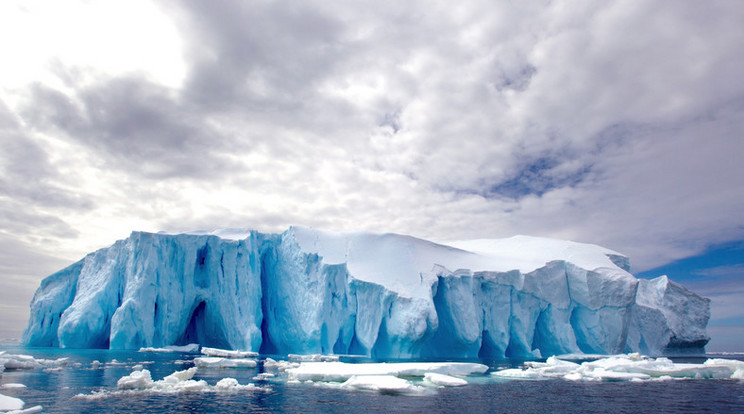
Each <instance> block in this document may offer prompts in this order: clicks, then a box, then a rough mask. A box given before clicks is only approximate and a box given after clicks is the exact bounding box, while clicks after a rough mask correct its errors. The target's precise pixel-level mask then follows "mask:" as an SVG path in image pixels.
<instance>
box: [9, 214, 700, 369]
mask: <svg viewBox="0 0 744 414" xmlns="http://www.w3.org/2000/svg"><path fill="white" fill-rule="evenodd" d="M709 315H710V313H709V300H708V299H705V298H701V297H700V296H698V295H696V294H694V293H692V292H690V291H688V290H686V289H685V288H684V287H682V286H680V285H678V284H675V283H673V282H671V281H670V280H669V279H668V278H666V277H660V278H657V279H654V280H637V279H636V278H635V277H633V276H632V275H631V274H630V273H628V259H627V258H626V257H624V256H622V255H620V254H618V253H616V252H613V251H611V250H607V249H604V248H601V247H599V246H594V245H587V244H579V243H573V242H567V241H560V240H551V239H542V238H533V237H524V236H516V237H512V238H509V239H500V240H473V241H462V242H453V243H448V245H441V244H435V243H431V242H427V241H425V240H420V239H416V238H412V237H408V236H401V235H395V234H373V233H329V232H323V231H318V230H313V229H307V228H302V227H292V228H290V229H289V230H287V231H285V232H284V233H282V234H278V235H277V234H260V233H257V232H253V231H245V232H241V231H224V230H223V231H218V232H215V233H213V234H180V235H169V234H150V233H140V232H135V233H132V235H131V236H130V237H129V238H128V239H126V240H122V241H118V242H116V243H115V244H114V245H112V246H111V247H109V248H105V249H101V250H99V251H97V252H94V253H91V254H89V255H88V256H86V257H85V258H84V259H83V260H81V261H80V262H77V263H75V264H73V265H72V266H70V267H68V268H66V269H63V270H61V271H59V272H57V273H55V274H53V275H52V276H49V277H48V278H46V279H45V280H44V281H42V283H41V286H40V287H39V289H38V290H37V292H36V294H35V296H34V298H33V300H32V302H31V317H30V320H29V324H28V327H27V328H26V330H25V332H24V335H23V342H24V343H25V344H27V345H32V346H59V347H68V348H109V347H110V348H115V349H136V348H140V347H162V346H166V345H181V344H186V343H191V342H198V343H200V344H202V345H204V346H214V347H220V348H234V349H243V350H253V351H261V352H264V353H277V354H288V353H298V354H309V353H324V354H330V353H335V354H358V355H367V356H371V357H375V358H445V357H446V358H475V357H484V358H497V359H498V358H535V357H540V356H543V357H547V356H550V355H556V354H565V353H580V352H584V353H605V354H613V353H620V352H642V353H644V354H650V355H658V354H663V353H673V352H679V351H693V352H694V351H702V349H703V347H704V345H705V344H706V343H707V341H708V337H707V336H706V333H705V327H706V325H707V322H708V318H709Z"/></svg>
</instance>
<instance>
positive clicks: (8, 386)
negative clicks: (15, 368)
mask: <svg viewBox="0 0 744 414" xmlns="http://www.w3.org/2000/svg"><path fill="white" fill-rule="evenodd" d="M17 388H26V386H25V385H23V384H17V383H12V382H11V383H8V384H3V385H0V389H4V390H8V389H17Z"/></svg>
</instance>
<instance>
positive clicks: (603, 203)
mask: <svg viewBox="0 0 744 414" xmlns="http://www.w3.org/2000/svg"><path fill="white" fill-rule="evenodd" d="M158 7H159V8H160V10H162V11H163V13H164V14H165V15H166V16H167V18H169V19H170V20H171V21H172V22H173V24H174V26H175V28H176V29H177V31H178V33H179V35H180V38H181V41H182V50H181V51H182V58H183V64H184V65H185V69H184V70H185V75H184V78H183V80H182V82H181V83H179V84H178V85H176V86H173V85H163V84H159V83H158V82H157V81H155V80H153V78H150V77H148V75H147V73H139V72H127V73H123V74H122V73H113V74H112V73H104V72H101V71H100V69H99V68H97V67H89V66H76V65H75V64H74V63H70V62H63V61H61V60H60V61H56V62H57V63H54V62H52V63H51V64H50V68H51V69H50V73H51V74H52V76H54V77H55V79H57V80H58V82H56V83H54V82H42V81H39V82H35V83H33V84H29V85H26V86H23V87H20V88H19V89H18V90H17V91H16V95H15V96H21V99H17V100H16V101H14V102H19V103H14V104H12V105H11V103H10V102H11V101H10V100H6V103H7V104H6V105H4V106H0V131H1V132H0V133H2V140H3V148H4V151H3V153H2V154H0V168H1V169H2V175H0V200H2V202H3V203H2V205H0V210H2V212H3V215H2V217H0V225H2V226H3V230H4V231H5V233H4V234H5V236H4V237H10V238H11V239H13V238H15V239H17V240H19V243H21V244H22V245H23V246H26V248H28V249H34V248H37V249H39V250H40V251H41V253H43V254H49V255H50V257H53V256H54V255H55V254H57V255H59V254H62V253H59V252H65V254H68V253H69V252H70V251H71V250H72V251H75V252H77V250H75V249H71V250H69V249H68V250H65V249H64V247H65V246H68V245H69V244H70V243H69V242H70V241H75V240H77V241H80V245H81V246H83V245H84V246H86V247H87V246H91V245H93V246H98V244H97V243H104V242H108V241H112V240H113V238H114V237H124V236H126V234H128V231H131V230H154V231H157V230H167V231H188V230H195V229H204V230H208V229H210V228H217V227H257V228H259V229H260V230H264V231H280V230H281V229H283V228H286V226H288V225H290V224H304V225H310V226H316V227H321V228H327V229H329V230H362V229H368V230H374V231H394V232H400V233H407V234H413V235H416V236H420V237H426V238H430V239H434V240H448V239H458V238H482V237H506V236H511V235H513V234H517V233H521V234H533V235H540V236H548V237H560V238H568V239H574V240H577V241H583V242H591V243H598V244H602V245H605V246H607V247H609V248H612V249H615V250H618V251H621V252H623V253H626V254H628V255H629V256H631V259H632V263H633V264H634V269H639V270H640V269H648V268H651V267H653V266H656V265H660V264H663V263H666V262H669V261H671V260H674V259H678V258H681V257H685V256H689V255H691V254H694V253H697V252H700V251H702V250H703V249H704V248H705V247H706V246H707V245H710V244H713V243H719V242H724V241H727V240H735V239H741V238H744V228H743V227H742V225H741V223H744V216H742V214H744V187H742V180H741V179H740V177H742V176H744V170H743V169H742V165H743V164H742V163H741V162H740V158H741V154H742V153H744V140H743V139H742V137H741V131H744V84H743V83H742V82H741V81H740V77H741V73H744V47H742V46H743V44H742V39H744V26H743V25H742V24H741V22H742V21H744V7H743V6H742V5H741V4H739V3H737V2H732V1H717V0H713V1H707V2H704V3H703V2H687V1H684V2H676V3H675V4H674V5H670V4H666V3H663V2H656V1H642V0H641V1H638V0H628V1H625V0H617V1H609V2H601V3H591V2H589V3H568V2H562V1H543V2H511V1H495V2H494V1H460V2H456V3H453V2H436V1H434V2H431V1H410V2H399V1H361V2H330V1H308V2H300V3H298V2H287V1H256V2H251V3H241V2H220V3H217V4H216V3H207V2H200V1H188V2H174V1H171V2H160V3H158ZM135 23H136V22H132V27H136V24H135ZM135 46H136V45H134V44H133V45H132V47H135ZM145 72H146V71H145ZM111 227H116V230H115V235H114V234H112V235H111V236H110V239H109V238H108V237H109V236H108V235H105V236H106V237H104V235H101V233H105V232H108V231H111V232H114V230H111V229H110V228H111ZM139 227H144V228H139ZM76 248H77V247H76ZM80 249H82V247H81V248H80ZM55 252H57V253H55ZM81 253H82V252H79V253H78V254H81ZM69 254H72V253H69ZM75 258H76V257H75ZM75 258H71V259H75ZM39 269H41V268H39ZM50 270H53V269H49V268H47V267H44V268H43V271H50ZM9 271H11V270H9ZM39 272H42V270H39ZM39 276H42V274H39Z"/></svg>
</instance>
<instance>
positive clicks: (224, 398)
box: [0, 346, 744, 413]
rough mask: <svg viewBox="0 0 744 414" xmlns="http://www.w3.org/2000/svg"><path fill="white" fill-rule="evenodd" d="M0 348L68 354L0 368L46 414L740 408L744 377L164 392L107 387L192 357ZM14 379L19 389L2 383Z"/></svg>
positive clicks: (242, 372)
mask: <svg viewBox="0 0 744 414" xmlns="http://www.w3.org/2000/svg"><path fill="white" fill-rule="evenodd" d="M0 350H5V351H6V352H8V353H17V354H26V355H32V356H33V357H35V358H45V359H56V358H69V361H68V363H67V365H65V366H62V367H58V368H54V367H52V368H51V369H50V368H37V369H31V370H9V371H5V372H3V373H2V374H0V393H1V394H4V395H7V396H12V397H17V398H20V399H22V400H24V401H25V403H26V405H25V408H30V407H34V406H38V405H40V406H42V407H43V412H45V413H108V412H127V413H187V412H188V413H200V412H205V413H206V412H208V413H217V412H219V413H251V412H256V413H299V412H301V413H350V412H353V413H357V412H360V413H367V412H370V413H372V412H374V413H377V412H390V413H420V412H421V413H424V412H425V413H480V412H484V413H485V412H491V413H744V381H741V380H730V379H727V380H714V379H685V380H671V381H643V382H582V381H579V382H576V381H567V380H563V379H548V380H497V379H493V378H491V377H490V376H484V377H481V378H474V379H470V378H469V380H471V384H469V385H467V386H465V387H458V388H440V389H437V390H436V391H435V392H432V393H429V394H426V395H416V396H411V395H386V394H379V393H376V392H366V391H350V390H347V389H340V388H329V387H319V386H316V385H313V384H305V383H299V384H292V383H287V382H286V381H285V380H277V379H272V378H268V379H259V380H256V379H255V377H256V375H257V374H258V373H260V372H261V370H262V366H261V365H259V366H258V367H257V368H254V369H234V368H232V369H231V368H224V369H208V370H199V372H198V373H197V375H196V376H195V377H194V379H195V380H198V379H204V380H206V381H207V382H208V383H209V384H210V385H214V384H215V383H216V382H217V381H218V380H220V379H222V378H224V377H232V378H235V379H237V380H238V382H239V383H240V384H248V383H254V384H256V385H259V386H261V387H262V389H260V390H241V391H236V392H179V393H166V394H164V393H156V392H115V391H116V388H117V385H116V383H117V380H118V379H119V378H121V377H123V376H126V375H128V374H130V373H131V372H132V367H133V366H135V365H137V364H141V365H143V366H144V367H145V368H146V369H148V370H149V371H151V373H152V378H153V380H158V379H162V378H163V377H165V376H166V375H169V374H171V373H173V372H174V371H180V370H184V369H186V368H189V367H190V366H192V365H191V363H190V362H189V361H190V360H192V359H193V358H194V357H195V356H196V355H193V354H181V353H166V354H158V353H140V352H131V351H110V350H60V349H42V348H19V347H8V346H5V347H2V348H0ZM0 357H1V356H0ZM729 358H734V357H729ZM738 359H740V360H741V359H742V358H741V357H738ZM704 360H705V359H704V358H687V359H675V362H696V363H699V362H702V361H704ZM93 361H98V362H100V365H98V364H95V363H93ZM478 362H481V363H485V364H487V365H489V367H491V369H502V368H505V367H515V366H519V363H517V362H514V363H504V362H503V361H501V362H494V361H478ZM13 383H20V384H24V385H25V386H26V387H25V388H7V387H6V388H3V387H2V386H3V385H5V384H13Z"/></svg>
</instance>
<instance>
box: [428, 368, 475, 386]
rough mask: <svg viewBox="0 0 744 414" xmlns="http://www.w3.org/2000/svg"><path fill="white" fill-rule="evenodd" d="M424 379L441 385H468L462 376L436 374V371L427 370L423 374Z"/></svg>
mask: <svg viewBox="0 0 744 414" xmlns="http://www.w3.org/2000/svg"><path fill="white" fill-rule="evenodd" d="M424 381H428V382H430V383H432V384H435V385H441V386H443V387H462V386H463V385H468V382H467V381H465V380H464V379H462V378H457V377H453V376H450V375H444V374H437V373H436V372H427V373H426V374H424Z"/></svg>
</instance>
